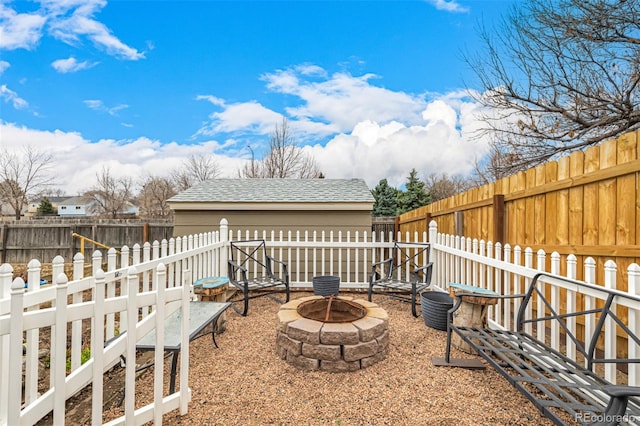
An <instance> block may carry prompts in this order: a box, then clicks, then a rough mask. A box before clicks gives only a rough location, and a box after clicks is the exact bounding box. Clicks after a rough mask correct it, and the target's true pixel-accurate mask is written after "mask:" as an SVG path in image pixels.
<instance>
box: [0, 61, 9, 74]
mask: <svg viewBox="0 0 640 426" xmlns="http://www.w3.org/2000/svg"><path fill="white" fill-rule="evenodd" d="M10 66H11V64H10V63H9V62H7V61H0V75H2V73H3V72H5V70H6V69H7V68H9V67H10Z"/></svg>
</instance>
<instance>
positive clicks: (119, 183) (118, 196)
mask: <svg viewBox="0 0 640 426" xmlns="http://www.w3.org/2000/svg"><path fill="white" fill-rule="evenodd" d="M96 179H97V181H98V183H97V185H96V186H95V187H94V188H93V189H91V190H89V191H87V192H86V193H85V194H84V195H85V196H87V197H91V198H92V200H93V201H94V203H93V206H92V207H91V212H92V213H95V214H97V215H100V216H108V217H112V218H117V217H118V216H119V215H121V214H123V213H124V212H126V211H127V209H128V206H129V205H130V203H131V198H132V192H131V190H132V186H133V183H132V180H131V178H130V177H123V178H120V179H117V178H115V177H114V176H113V175H112V174H111V170H110V169H109V168H108V167H103V168H102V171H101V172H100V173H96Z"/></svg>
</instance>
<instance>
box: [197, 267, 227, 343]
mask: <svg viewBox="0 0 640 426" xmlns="http://www.w3.org/2000/svg"><path fill="white" fill-rule="evenodd" d="M228 288H229V278H227V277H204V278H200V279H199V280H196V282H194V283H193V290H194V293H195V294H196V295H197V296H198V300H200V301H202V302H226V301H227V289H228ZM214 327H215V332H216V333H218V334H220V333H222V332H224V331H225V330H226V329H227V316H226V312H222V314H221V315H220V316H219V317H218V320H217V321H216V324H215V326H214Z"/></svg>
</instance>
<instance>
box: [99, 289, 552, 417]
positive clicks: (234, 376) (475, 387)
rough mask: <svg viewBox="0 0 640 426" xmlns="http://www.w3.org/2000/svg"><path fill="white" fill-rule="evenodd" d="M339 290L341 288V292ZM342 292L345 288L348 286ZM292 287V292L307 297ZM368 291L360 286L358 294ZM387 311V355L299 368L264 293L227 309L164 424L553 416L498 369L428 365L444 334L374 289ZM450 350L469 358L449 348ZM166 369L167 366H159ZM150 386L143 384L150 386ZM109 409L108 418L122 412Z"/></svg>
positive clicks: (149, 378) (144, 386)
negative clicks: (284, 346)
mask: <svg viewBox="0 0 640 426" xmlns="http://www.w3.org/2000/svg"><path fill="white" fill-rule="evenodd" d="M341 294H342V293H341ZM345 294H346V293H345ZM309 295H311V293H309V292H306V293H305V292H292V297H291V298H292V299H296V298H299V297H303V296H309ZM358 296H359V297H362V298H366V294H365V293H362V294H358ZM374 302H376V303H378V304H379V305H380V307H382V308H384V309H385V310H386V311H387V312H388V314H389V352H388V355H387V358H386V359H384V360H382V361H380V362H378V363H377V364H374V365H372V366H370V367H368V368H365V369H362V370H358V371H354V372H345V373H328V372H323V371H311V372H308V371H302V370H299V369H297V368H296V367H294V366H292V365H290V364H289V363H287V362H285V361H284V360H282V359H280V358H279V356H278V355H277V354H276V350H275V336H276V324H277V319H276V314H277V312H278V309H279V308H280V305H279V304H278V303H276V302H274V301H273V300H271V299H269V298H265V297H263V298H258V299H254V300H252V301H251V302H250V308H249V315H248V316H247V317H241V316H240V315H238V314H236V313H235V312H233V311H232V310H231V309H229V310H228V311H227V329H226V331H225V332H224V333H222V334H220V335H219V336H216V341H217V342H218V345H219V346H220V347H219V348H218V349H216V348H215V347H213V345H212V343H211V339H209V338H202V339H198V340H195V341H194V342H192V343H191V345H190V350H191V368H190V380H189V385H190V386H191V389H192V392H193V393H192V401H191V403H190V405H189V412H188V414H187V415H185V416H180V414H179V412H178V411H177V410H176V411H173V412H172V413H169V414H168V415H165V417H164V421H165V423H166V424H169V425H183V424H184V425H453V424H455V425H550V424H551V422H550V421H549V420H547V419H546V418H544V417H542V416H541V415H540V413H539V412H538V411H537V410H536V408H535V407H534V406H533V404H531V403H530V402H529V401H528V400H527V399H526V398H524V397H523V396H521V395H520V393H519V392H518V391H516V390H515V389H514V388H513V387H512V386H511V385H509V384H508V382H507V381H506V380H504V379H503V378H502V377H501V376H500V375H499V374H498V373H496V372H494V371H493V370H492V369H491V368H487V369H486V370H483V371H479V370H465V369H459V368H448V367H434V366H433V364H432V363H431V357H432V356H443V355H444V350H445V339H446V333H445V332H444V331H438V330H434V329H431V328H429V327H427V326H425V324H424V322H423V320H422V317H418V318H414V317H413V316H412V315H411V311H410V306H409V305H408V304H407V303H403V302H400V301H396V300H393V299H390V298H387V297H382V296H374ZM453 356H455V357H472V356H471V355H467V354H464V353H462V352H459V351H454V352H453ZM165 371H166V372H167V373H166V374H167V376H168V368H167V370H165ZM152 382H153V373H152V370H150V371H149V374H145V375H144V376H143V377H141V378H139V379H138V381H137V382H136V394H138V395H141V396H140V397H139V402H140V403H143V402H146V401H145V400H151V398H152V397H153V395H152V392H151V389H152ZM147 390H149V391H147ZM122 412H123V409H122V408H114V409H112V410H111V411H109V412H107V413H106V418H105V421H106V420H108V418H113V417H114V416H118V415H120V414H122Z"/></svg>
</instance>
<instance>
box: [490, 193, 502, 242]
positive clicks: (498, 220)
mask: <svg viewBox="0 0 640 426" xmlns="http://www.w3.org/2000/svg"><path fill="white" fill-rule="evenodd" d="M504 230H505V207H504V195H503V194H495V195H494V196H493V242H494V243H503V244H504V242H505V241H504Z"/></svg>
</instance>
